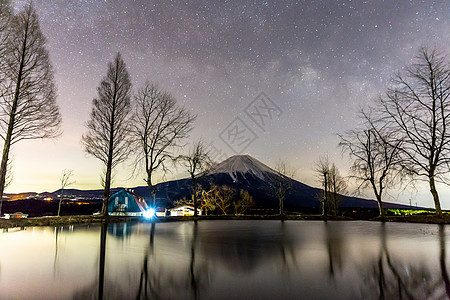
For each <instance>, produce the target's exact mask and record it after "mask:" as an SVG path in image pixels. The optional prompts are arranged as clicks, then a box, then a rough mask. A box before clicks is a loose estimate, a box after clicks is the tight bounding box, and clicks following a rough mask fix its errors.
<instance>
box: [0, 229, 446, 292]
mask: <svg viewBox="0 0 450 300" xmlns="http://www.w3.org/2000/svg"><path fill="white" fill-rule="evenodd" d="M449 235H450V227H447V226H439V225H425V224H403V223H386V224H383V223H375V222H373V223H372V222H359V221H358V222H357V221H353V222H342V221H341V222H336V221H334V222H333V221H328V222H322V221H285V222H281V221H199V222H198V223H193V222H177V223H157V224H154V226H152V225H151V224H150V223H125V224H109V225H107V226H106V225H103V226H101V225H98V226H70V227H67V226H66V227H59V228H53V227H35V228H26V229H25V230H19V229H10V230H9V231H8V232H3V233H1V234H0V298H1V299H97V298H104V299H145V298H153V299H155V298H159V299H380V298H385V299H401V298H405V299H411V298H412V299H416V298H417V299H443V298H444V299H445V298H448V297H447V296H448V295H450V280H449V275H448V271H447V263H448V260H447V255H446V251H447V248H450V246H448V243H449V241H450V236H449ZM447 246H448V247H447Z"/></svg>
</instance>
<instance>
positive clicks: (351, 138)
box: [339, 111, 402, 217]
mask: <svg viewBox="0 0 450 300" xmlns="http://www.w3.org/2000/svg"><path fill="white" fill-rule="evenodd" d="M361 116H362V118H363V121H364V123H365V128H364V129H355V130H350V131H348V132H346V133H345V134H343V135H339V136H340V138H341V141H340V143H339V146H340V147H341V148H342V150H343V151H344V152H347V153H348V154H349V156H350V158H351V159H352V160H353V164H352V166H351V168H350V172H351V176H350V177H351V178H352V179H354V180H355V181H357V182H358V187H357V191H358V192H361V189H364V188H368V187H370V188H372V190H373V193H374V194H375V197H376V199H377V202H378V208H379V212H380V217H384V210H383V202H382V199H383V193H384V191H385V190H386V189H387V188H391V187H393V186H394V185H395V184H396V183H397V182H399V180H400V179H401V176H398V175H399V173H398V172H399V171H401V170H399V169H398V164H399V163H400V156H399V152H400V149H401V148H402V139H400V138H398V137H397V134H395V133H393V132H391V133H388V132H387V131H386V130H385V128H384V127H381V128H377V126H376V124H375V123H374V122H373V120H372V117H371V113H370V111H362V112H361Z"/></svg>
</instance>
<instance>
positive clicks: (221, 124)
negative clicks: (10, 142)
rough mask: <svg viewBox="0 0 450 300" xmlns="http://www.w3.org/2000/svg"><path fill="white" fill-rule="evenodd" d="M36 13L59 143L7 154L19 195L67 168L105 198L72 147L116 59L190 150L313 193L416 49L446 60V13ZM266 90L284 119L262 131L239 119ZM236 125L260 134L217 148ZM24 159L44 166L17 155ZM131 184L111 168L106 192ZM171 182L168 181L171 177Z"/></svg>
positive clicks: (229, 8)
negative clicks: (166, 112) (271, 168)
mask: <svg viewBox="0 0 450 300" xmlns="http://www.w3.org/2000/svg"><path fill="white" fill-rule="evenodd" d="M14 3H15V6H16V7H20V6H21V5H23V3H24V1H16V2H14ZM34 3H35V6H36V8H37V11H38V14H39V16H40V20H41V26H42V30H43V32H44V34H45V35H46V37H47V40H48V49H49V52H50V57H51V60H52V63H53V65H54V69H55V72H56V75H55V78H56V83H57V85H58V91H59V93H58V94H59V96H58V101H59V104H60V106H61V110H62V115H63V118H64V134H63V136H62V137H60V138H59V139H58V140H56V141H53V142H30V143H25V144H23V145H19V146H17V147H16V149H15V160H14V166H15V176H14V178H15V181H14V183H13V185H12V186H11V188H10V189H11V190H15V191H17V190H23V187H24V186H26V187H30V188H31V189H33V188H34V189H35V190H36V189H37V190H43V189H47V190H51V189H56V188H57V187H58V177H59V176H60V173H61V170H62V169H64V168H70V169H74V171H75V174H76V175H77V177H78V178H77V184H78V187H79V188H95V187H100V185H99V174H100V173H101V165H100V164H98V163H97V162H96V161H95V160H93V159H91V158H87V157H86V156H85V155H84V154H83V152H82V149H81V147H80V144H79V139H80V137H81V134H82V133H83V132H84V131H85V128H84V125H83V124H84V122H85V121H86V120H87V119H88V118H89V111H90V105H91V100H92V98H93V97H95V95H96V87H97V85H98V83H99V81H100V80H101V78H102V76H104V74H105V72H106V65H107V63H108V61H110V60H111V59H112V58H113V56H114V54H115V53H116V52H117V51H120V52H121V53H122V55H123V57H124V59H125V62H126V63H127V66H128V67H129V71H130V74H131V76H132V79H133V85H134V88H135V89H136V88H138V87H139V86H141V85H142V84H143V83H144V82H145V81H150V82H154V83H157V84H159V86H160V87H162V88H164V89H166V90H168V91H169V92H171V93H172V94H173V95H174V96H176V97H177V98H178V100H179V101H180V103H182V104H183V105H185V106H186V107H187V108H188V109H189V110H191V111H192V112H194V113H196V114H197V115H198V119H197V122H196V128H195V130H194V132H193V133H192V137H193V139H196V138H199V137H203V138H204V139H205V140H206V141H207V142H208V143H212V145H213V146H214V147H215V149H219V150H220V151H221V153H222V154H224V155H226V156H229V155H233V154H236V153H240V152H243V153H248V154H250V155H252V156H254V157H256V158H257V159H259V160H261V161H263V162H266V163H267V164H269V165H273V164H274V163H275V161H276V160H277V159H280V158H281V159H285V160H286V161H287V162H289V164H290V165H292V166H293V167H294V168H295V169H296V170H297V179H299V180H301V181H303V182H305V183H308V184H311V185H317V183H316V179H315V178H314V174H313V171H312V169H313V167H314V161H315V160H316V159H317V158H318V156H319V155H323V154H325V153H328V154H329V155H330V158H331V159H332V160H334V161H336V162H337V163H338V165H339V167H340V168H341V170H342V172H344V173H345V172H347V169H348V166H349V162H348V160H347V159H346V158H345V157H342V156H341V154H340V150H339V149H338V148H337V143H338V138H337V137H336V133H339V132H343V131H345V130H348V129H351V128H354V127H355V126H357V125H358V119H357V117H356V116H357V111H358V109H359V108H360V107H361V106H363V105H366V104H367V103H369V102H370V101H371V100H372V99H374V98H375V97H377V95H379V94H382V93H383V91H384V90H385V89H386V87H387V86H388V84H389V79H390V76H391V75H393V74H394V72H396V71H397V70H401V68H402V67H403V66H404V65H405V64H408V63H409V62H410V61H411V59H412V58H413V57H414V55H415V54H416V53H417V51H418V49H419V47H420V46H421V45H431V46H436V47H438V48H439V49H441V51H443V52H444V53H450V46H449V45H450V42H449V41H450V34H449V32H450V30H449V29H450V23H449V20H450V8H449V6H450V3H449V2H448V1H299V2H296V1H191V2H186V1H144V0H135V1H131V0H130V1H119V0H117V1H110V0H105V1H87V0H85V1H83V0H82V1H63V0H43V1H35V2H34ZM261 92H264V93H265V95H266V96H267V97H268V98H269V99H270V100H271V101H272V103H274V104H275V105H276V106H277V107H278V108H279V109H280V113H279V114H278V113H277V114H274V116H273V118H272V119H270V120H268V122H266V124H265V125H264V126H263V127H261V126H258V124H256V122H254V120H252V119H251V118H249V115H248V114H246V113H245V109H246V108H247V107H248V105H249V104H251V103H252V101H253V100H254V98H255V97H257V96H258V95H260V93H261ZM236 118H238V119H239V120H240V121H241V122H242V123H245V125H246V126H247V127H248V129H249V130H250V131H252V132H253V133H254V136H255V138H254V139H253V140H252V142H251V143H250V144H249V145H248V146H247V147H245V149H244V150H242V151H241V149H236V147H230V145H228V144H227V143H226V141H224V140H223V138H222V139H221V136H220V134H221V133H223V132H224V130H226V129H227V128H229V126H230V123H233V121H234V120H236ZM30 147H31V148H33V149H34V150H35V153H36V156H37V155H39V157H40V158H41V159H40V161H39V162H36V159H35V157H29V155H28V156H27V155H26V154H25V153H27V151H28V150H29V149H30ZM236 150H238V151H236ZM29 166H34V168H33V169H36V170H37V171H35V172H33V171H30V168H29ZM43 170H44V171H43ZM42 172H44V173H45V176H43V175H42ZM38 174H39V175H38ZM129 175H130V174H129V167H128V166H127V165H124V166H123V167H122V168H119V169H118V170H117V174H116V181H115V185H118V186H134V185H141V184H143V181H142V180H141V177H140V176H138V177H137V178H133V179H129ZM36 176H40V177H41V178H46V179H45V180H44V179H43V181H42V182H39V180H37V179H36ZM180 176H182V171H181V170H174V172H173V174H170V175H169V178H175V177H180ZM31 183H36V187H33V186H32V185H31ZM405 197H410V195H407V196H403V198H405ZM426 197H428V195H426ZM424 201H426V203H428V202H430V201H431V200H429V199H428V198H427V200H424ZM424 203H425V202H424ZM430 203H431V202H430ZM446 205H447V206H449V205H450V202H449V203H448V204H446V203H445V202H444V206H446Z"/></svg>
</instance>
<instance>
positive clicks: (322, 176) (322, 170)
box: [314, 155, 330, 216]
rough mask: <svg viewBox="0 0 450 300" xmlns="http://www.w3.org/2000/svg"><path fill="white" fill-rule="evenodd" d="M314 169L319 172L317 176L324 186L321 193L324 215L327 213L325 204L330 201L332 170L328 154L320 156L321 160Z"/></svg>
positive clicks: (321, 205)
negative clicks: (329, 187) (330, 175)
mask: <svg viewBox="0 0 450 300" xmlns="http://www.w3.org/2000/svg"><path fill="white" fill-rule="evenodd" d="M314 171H315V172H316V173H317V177H318V180H319V182H320V183H321V185H322V186H323V191H322V192H321V193H320V195H318V196H319V201H320V211H321V214H322V216H324V215H325V213H326V209H325V206H326V205H327V203H328V179H327V176H328V172H330V162H329V159H328V155H326V156H321V157H319V160H318V161H317V162H316V163H315V167H314Z"/></svg>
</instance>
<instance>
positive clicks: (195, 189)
mask: <svg viewBox="0 0 450 300" xmlns="http://www.w3.org/2000/svg"><path fill="white" fill-rule="evenodd" d="M191 178H192V201H193V202H194V217H196V216H197V215H198V213H197V207H198V203H197V186H196V180H195V176H194V174H192V177H191Z"/></svg>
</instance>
